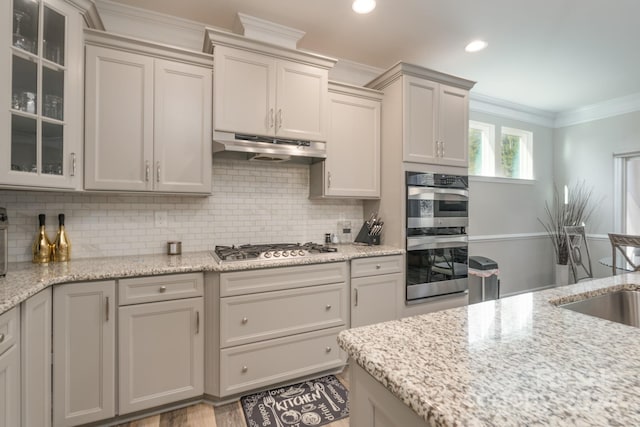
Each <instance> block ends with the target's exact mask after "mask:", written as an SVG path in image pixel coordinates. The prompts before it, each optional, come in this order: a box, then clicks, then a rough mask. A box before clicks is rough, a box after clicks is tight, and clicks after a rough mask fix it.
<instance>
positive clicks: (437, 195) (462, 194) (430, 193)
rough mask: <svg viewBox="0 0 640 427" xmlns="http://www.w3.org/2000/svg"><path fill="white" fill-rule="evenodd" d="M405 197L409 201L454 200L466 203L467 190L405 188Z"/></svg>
mask: <svg viewBox="0 0 640 427" xmlns="http://www.w3.org/2000/svg"><path fill="white" fill-rule="evenodd" d="M407 197H408V198H409V199H410V200H455V201H458V200H459V201H467V200H468V199H469V191H468V190H458V189H447V188H431V187H412V186H409V187H407Z"/></svg>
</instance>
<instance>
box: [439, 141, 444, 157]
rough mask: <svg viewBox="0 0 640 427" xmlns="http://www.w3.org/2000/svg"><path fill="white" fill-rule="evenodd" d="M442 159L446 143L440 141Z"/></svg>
mask: <svg viewBox="0 0 640 427" xmlns="http://www.w3.org/2000/svg"><path fill="white" fill-rule="evenodd" d="M440 157H444V141H440Z"/></svg>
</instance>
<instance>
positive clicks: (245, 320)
mask: <svg viewBox="0 0 640 427" xmlns="http://www.w3.org/2000/svg"><path fill="white" fill-rule="evenodd" d="M248 321H249V319H247V318H246V317H243V318H242V324H243V325H246V324H247V322H248Z"/></svg>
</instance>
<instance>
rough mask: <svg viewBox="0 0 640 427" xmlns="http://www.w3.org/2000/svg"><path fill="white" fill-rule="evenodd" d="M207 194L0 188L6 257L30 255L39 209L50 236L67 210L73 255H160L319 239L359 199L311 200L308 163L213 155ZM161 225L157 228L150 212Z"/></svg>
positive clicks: (351, 215) (357, 219) (354, 219)
mask: <svg viewBox="0 0 640 427" xmlns="http://www.w3.org/2000/svg"><path fill="white" fill-rule="evenodd" d="M212 178H213V191H212V195H211V196H210V197H191V196H164V195H151V194H149V195H139V194H127V195H121V194H88V193H62V192H32V191H14V190H0V206H2V207H6V208H7V213H8V216H9V262H16V261H29V260H31V243H32V242H33V239H34V238H35V235H36V232H37V228H38V227H37V224H38V214H40V213H44V214H46V215H47V231H48V234H49V238H50V239H52V240H53V239H54V238H55V232H56V229H57V225H58V218H57V216H58V214H59V213H64V214H65V216H66V221H65V222H66V228H67V232H68V233H69V237H70V239H71V243H72V257H74V258H88V257H99V256H115V255H142V254H155V253H163V252H165V251H166V242H167V241H169V240H180V241H182V250H183V251H184V252H191V251H201V250H209V249H212V248H213V247H214V246H215V245H230V244H244V243H268V242H271V243H273V242H294V243H295V242H300V243H304V242H308V241H314V242H322V241H323V239H324V233H335V232H336V231H337V225H338V221H342V220H349V221H351V223H352V226H353V228H354V230H353V232H354V237H355V232H356V231H357V229H359V227H360V224H361V223H362V221H363V216H364V213H363V210H362V209H363V208H362V202H361V201H359V200H309V198H308V195H309V166H306V165H295V164H278V165H273V164H262V163H257V162H249V161H240V160H221V159H215V160H214V161H213V177H212ZM157 211H164V212H167V227H166V228H160V227H155V212H157Z"/></svg>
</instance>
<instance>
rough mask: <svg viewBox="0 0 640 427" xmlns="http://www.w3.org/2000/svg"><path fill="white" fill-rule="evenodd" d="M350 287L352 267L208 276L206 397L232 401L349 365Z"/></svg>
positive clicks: (332, 265) (339, 264) (323, 266)
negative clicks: (340, 338) (343, 345)
mask: <svg viewBox="0 0 640 427" xmlns="http://www.w3.org/2000/svg"><path fill="white" fill-rule="evenodd" d="M347 281H348V273H347V263H346V262H337V263H327V264H313V265H305V266H294V267H282V268H269V269H263V270H249V271H237V272H230V273H211V274H208V275H207V280H206V284H205V293H206V298H207V301H208V302H207V316H206V318H207V326H208V327H210V332H209V333H208V336H209V337H210V339H211V341H210V342H209V343H208V344H207V350H206V352H207V357H206V363H205V364H206V367H205V369H206V385H205V392H206V393H207V394H209V395H212V396H214V397H217V398H228V397H231V396H234V395H238V394H239V393H241V392H246V391H249V390H254V389H257V388H260V387H266V386H270V385H273V384H277V383H280V382H283V381H288V380H292V379H295V378H299V377H303V376H306V375H311V374H314V373H318V372H322V371H326V370H329V369H334V368H337V367H340V366H343V365H344V364H345V363H346V354H345V353H344V352H342V351H341V350H340V349H339V348H338V346H337V344H336V337H337V335H338V333H340V331H342V330H343V329H345V327H346V325H347V324H348V316H349V311H348V302H347V301H348V296H347V292H348V284H347ZM214 301H215V302H216V303H214Z"/></svg>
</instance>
